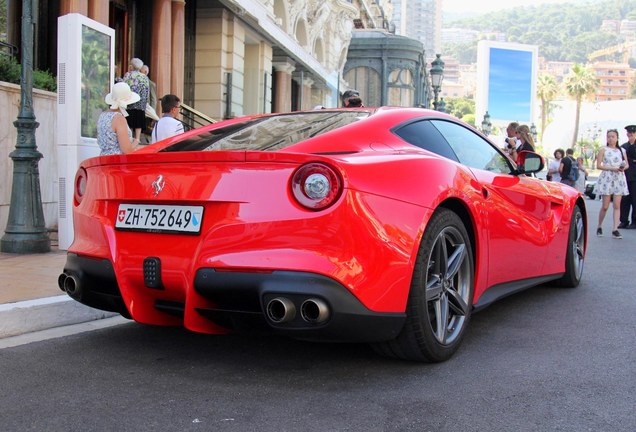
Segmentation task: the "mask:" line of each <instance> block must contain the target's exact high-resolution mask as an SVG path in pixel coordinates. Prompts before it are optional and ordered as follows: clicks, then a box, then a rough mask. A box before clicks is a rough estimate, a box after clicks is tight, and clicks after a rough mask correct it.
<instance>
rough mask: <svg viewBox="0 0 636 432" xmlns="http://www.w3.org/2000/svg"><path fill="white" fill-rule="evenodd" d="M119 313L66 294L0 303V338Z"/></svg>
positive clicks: (108, 316)
mask: <svg viewBox="0 0 636 432" xmlns="http://www.w3.org/2000/svg"><path fill="white" fill-rule="evenodd" d="M116 315H119V314H117V313H114V312H106V311H102V310H99V309H94V308H91V307H88V306H85V305H83V304H81V303H79V302H77V301H75V300H73V299H72V298H70V297H69V296H67V295H59V296H54V297H45V298H41V299H37V300H26V301H21V302H16V303H7V304H1V305H0V339H2V338H7V337H12V336H18V335H22V334H26V333H32V332H36V331H41V330H47V329H50V328H54V327H62V326H68V325H73V324H80V323H85V322H88V321H95V320H100V319H104V318H110V317H113V316H116Z"/></svg>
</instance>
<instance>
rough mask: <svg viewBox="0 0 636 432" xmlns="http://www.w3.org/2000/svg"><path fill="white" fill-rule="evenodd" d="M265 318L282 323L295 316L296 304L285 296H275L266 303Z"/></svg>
mask: <svg viewBox="0 0 636 432" xmlns="http://www.w3.org/2000/svg"><path fill="white" fill-rule="evenodd" d="M267 318H269V319H270V321H272V322H275V323H276V324H283V323H286V322H289V321H291V320H293V319H294V318H296V305H294V302H292V301H291V300H290V299H288V298H286V297H276V298H275V299H272V300H270V301H269V302H268V303H267Z"/></svg>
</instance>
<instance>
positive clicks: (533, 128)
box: [530, 123, 539, 143]
mask: <svg viewBox="0 0 636 432" xmlns="http://www.w3.org/2000/svg"><path fill="white" fill-rule="evenodd" d="M530 135H532V139H533V140H534V142H535V143H536V142H537V138H538V137H539V135H538V134H537V127H536V126H535V125H534V123H532V125H531V126H530Z"/></svg>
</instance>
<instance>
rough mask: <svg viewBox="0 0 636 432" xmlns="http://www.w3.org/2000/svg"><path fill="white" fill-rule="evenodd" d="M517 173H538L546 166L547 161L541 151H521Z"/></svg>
mask: <svg viewBox="0 0 636 432" xmlns="http://www.w3.org/2000/svg"><path fill="white" fill-rule="evenodd" d="M517 161H518V162H519V163H518V165H517V172H516V173H517V174H533V173H538V172H539V171H541V170H543V168H544V167H545V161H544V160H543V157H542V156H541V155H540V154H539V153H535V152H531V151H527V150H524V151H522V152H519V155H518V158H517Z"/></svg>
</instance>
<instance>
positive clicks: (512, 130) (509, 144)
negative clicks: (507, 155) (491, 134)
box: [503, 122, 521, 152]
mask: <svg viewBox="0 0 636 432" xmlns="http://www.w3.org/2000/svg"><path fill="white" fill-rule="evenodd" d="M518 127H519V123H517V122H510V124H508V127H506V138H505V140H504V145H503V150H504V151H505V152H510V150H512V149H513V148H515V149H517V148H519V147H520V146H521V140H520V139H519V138H518V137H517V128H518ZM513 145H514V147H513Z"/></svg>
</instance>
